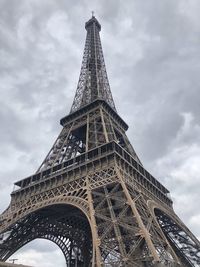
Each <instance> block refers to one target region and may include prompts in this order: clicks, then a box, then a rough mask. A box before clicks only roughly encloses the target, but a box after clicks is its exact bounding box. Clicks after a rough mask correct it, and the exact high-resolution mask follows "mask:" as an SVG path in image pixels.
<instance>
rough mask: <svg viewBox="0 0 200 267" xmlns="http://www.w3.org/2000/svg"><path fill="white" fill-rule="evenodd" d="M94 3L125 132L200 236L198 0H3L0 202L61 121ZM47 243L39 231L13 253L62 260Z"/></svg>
mask: <svg viewBox="0 0 200 267" xmlns="http://www.w3.org/2000/svg"><path fill="white" fill-rule="evenodd" d="M74 3H76V4H74ZM92 10H94V11H95V15H96V17H97V19H98V20H99V22H100V23H101V25H102V31H101V40H102V46H103V50H104V57H105V62H106V67H107V72H108V77H109V81H110V86H111V90H112V93H113V97H114V100H115V103H116V106H117V110H118V113H119V115H120V116H121V117H122V118H123V119H124V120H125V121H126V122H127V123H128V124H129V130H128V136H129V138H130V140H131V142H132V144H133V146H134V148H135V150H136V152H137V153H138V156H139V157H140V159H141V161H142V162H143V165H144V166H145V168H147V169H148V170H149V171H150V172H151V173H152V174H153V175H154V176H155V177H156V178H157V179H158V180H159V181H161V182H162V183H163V184H164V185H165V186H166V187H167V188H169V190H170V191H171V195H172V198H173V201H174V208H175V211H176V213H177V214H178V215H179V216H180V217H181V218H182V220H183V221H184V222H185V224H186V225H187V226H188V227H189V228H190V229H191V230H192V231H193V233H195V235H196V236H197V237H198V238H200V208H199V205H200V104H199V103H200V95H199V92H200V89H199V88H200V16H199V14H200V1H199V0H190V1H189V0H176V1H174V0H162V1H160V0H148V1H145V0H143V1H142V0H126V1H120V0H105V1H104V0H101V1H99V0H92V1H83V0H81V1H78V0H76V1H70V0H42V1H41V0H20V1H19V0H0V123H1V131H0V152H1V153H0V166H1V168H0V210H1V211H3V210H4V209H5V208H6V207H7V206H8V204H9V201H10V193H11V191H12V190H13V183H14V182H15V181H17V180H18V179H21V178H24V177H26V176H28V175H31V174H32V173H34V172H35V171H36V169H37V167H38V166H39V165H40V163H41V161H42V160H43V159H44V157H45V156H46V154H47V152H48V150H49V149H50V147H51V145H52V144H53V142H54V140H55V138H56V137H57V135H58V134H59V132H60V130H61V127H60V126H59V119H60V118H61V117H63V116H65V115H67V114H68V112H69V110H70V107H71V104H72V101H73V97H74V94H75V90H76V86H77V82H78V78H79V73H80V67H81V61H82V54H83V48H84V42H85V36H86V31H85V29H84V23H85V22H86V21H87V20H88V19H89V18H90V17H91V11H92ZM49 244H50V242H49V241H37V240H36V241H34V242H32V243H30V244H29V245H27V246H26V247H25V248H24V249H22V250H21V251H19V252H18V254H17V255H15V256H14V257H17V258H18V259H19V261H18V262H19V263H26V264H29V265H35V266H37V267H53V266H63V267H64V266H65V264H64V257H63V256H62V253H61V251H60V250H59V249H57V247H56V246H55V245H54V244H53V245H51V244H50V245H49Z"/></svg>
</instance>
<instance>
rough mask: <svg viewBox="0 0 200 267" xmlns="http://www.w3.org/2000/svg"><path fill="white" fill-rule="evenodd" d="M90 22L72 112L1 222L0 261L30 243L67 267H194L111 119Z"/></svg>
mask: <svg viewBox="0 0 200 267" xmlns="http://www.w3.org/2000/svg"><path fill="white" fill-rule="evenodd" d="M100 29H101V26H100V24H99V23H98V21H97V20H96V19H95V18H94V17H92V19H91V20H89V22H87V23H86V30H87V38H86V46H85V51H84V57H83V63H82V68H81V75H80V79H79V84H78V88H77V91H76V95H75V99H74V102H73V105H72V109H71V113H70V114H69V115H68V116H66V117H64V118H62V119H61V121H60V122H61V125H62V126H63V129H62V131H61V133H60V134H59V136H58V138H57V140H56V141H55V143H54V145H53V147H52V148H51V150H50V152H49V153H48V155H47V157H46V158H45V159H44V161H43V162H42V164H41V166H40V167H39V169H38V170H37V172H36V173H35V174H33V175H31V176H29V177H27V178H25V179H22V180H20V181H17V182H16V183H15V190H14V191H13V192H12V194H11V203H10V205H9V207H8V208H7V209H6V210H5V212H3V213H2V214H1V215H0V259H1V260H3V261H5V260H6V259H8V258H9V257H10V256H11V255H12V254H13V253H15V252H16V251H17V250H18V249H20V248H21V247H22V246H24V245H26V244H27V243H29V242H31V241H32V240H34V239H36V238H44V239H48V240H51V241H52V242H54V243H55V244H57V245H58V246H59V247H60V249H61V250H62V252H63V254H64V256H65V259H66V266H68V267H104V266H105V267H198V266H200V243H199V241H198V240H197V239H196V238H195V237H194V235H193V234H192V233H191V232H190V231H189V229H188V228H187V227H186V226H185V225H184V224H183V223H182V222H181V220H180V219H179V218H178V217H177V216H176V214H175V213H174V210H173V207H172V204H173V203H172V200H171V199H170V197H169V191H168V190H167V188H166V187H165V186H163V185H162V184H161V183H160V182H159V181H158V180H157V179H156V178H154V177H153V176H152V175H151V174H150V173H149V172H148V171H147V170H146V169H145V168H144V167H143V165H142V164H141V162H140V160H139V158H138V156H137V154H136V153H135V151H134V148H133V147H132V145H131V144H130V142H129V140H128V138H127V136H126V131H127V129H128V125H127V124H126V123H125V122H124V121H123V120H122V119H121V117H120V116H119V115H118V114H117V113H116V111H115V106H114V102H113V99H112V95H111V93H110V88H109V83H108V79H107V74H106V69H105V64H104V60H103V53H102V48H101V43H100V38H99V31H100Z"/></svg>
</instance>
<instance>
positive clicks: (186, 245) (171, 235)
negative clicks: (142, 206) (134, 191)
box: [149, 201, 200, 267]
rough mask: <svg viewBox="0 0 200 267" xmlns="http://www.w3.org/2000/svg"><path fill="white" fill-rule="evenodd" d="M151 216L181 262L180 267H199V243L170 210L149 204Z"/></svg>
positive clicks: (153, 203) (152, 203)
mask: <svg viewBox="0 0 200 267" xmlns="http://www.w3.org/2000/svg"><path fill="white" fill-rule="evenodd" d="M149 207H151V211H152V212H153V216H154V217H155V218H156V220H157V223H158V224H159V226H160V228H161V229H162V232H163V233H164V235H165V237H166V238H167V240H168V242H169V244H170V245H171V247H172V248H173V250H174V252H175V253H176V255H177V257H178V258H179V260H180V261H181V266H186V267H198V266H200V242H199V241H198V240H197V239H196V238H195V237H194V235H193V234H192V233H191V232H190V230H189V229H188V228H187V227H186V226H185V225H184V224H183V223H182V222H181V220H180V219H179V218H178V216H177V215H176V214H175V213H174V211H173V210H172V209H167V208H166V209H165V208H163V207H160V206H159V205H157V204H156V203H155V202H152V201H151V203H149Z"/></svg>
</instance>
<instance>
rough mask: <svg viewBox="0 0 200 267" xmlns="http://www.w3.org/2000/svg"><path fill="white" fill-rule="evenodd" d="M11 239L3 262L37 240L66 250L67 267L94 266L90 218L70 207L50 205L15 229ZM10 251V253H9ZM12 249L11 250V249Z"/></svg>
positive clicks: (33, 214)
mask: <svg viewBox="0 0 200 267" xmlns="http://www.w3.org/2000/svg"><path fill="white" fill-rule="evenodd" d="M9 230H10V235H9V237H8V238H7V239H6V240H5V241H4V243H3V245H4V247H5V249H0V257H1V259H3V260H6V259H7V258H9V257H10V256H11V255H12V254H13V253H14V252H16V251H17V250H18V249H20V248H21V247H23V246H24V245H25V244H27V243H29V242H30V241H32V240H34V239H36V238H45V239H48V240H51V241H53V242H54V243H56V244H57V245H58V246H59V247H60V249H61V250H62V252H63V254H64V256H65V259H66V263H67V266H68V267H70V266H75V265H74V264H77V266H83V267H88V266H90V262H91V258H92V234H91V227H90V222H89V220H88V218H87V216H86V215H85V214H84V213H83V212H82V211H81V210H80V209H79V208H77V207H75V206H72V205H69V204H54V205H47V206H45V207H43V208H41V209H38V210H36V211H34V212H32V213H30V214H28V215H27V216H25V217H23V218H22V219H21V220H19V221H18V222H16V223H15V224H14V225H12V228H10V229H9ZM6 247H7V249H6ZM8 248H9V249H8Z"/></svg>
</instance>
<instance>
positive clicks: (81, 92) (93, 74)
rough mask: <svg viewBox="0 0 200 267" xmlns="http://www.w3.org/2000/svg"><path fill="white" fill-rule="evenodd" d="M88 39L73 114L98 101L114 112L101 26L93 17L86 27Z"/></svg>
mask: <svg viewBox="0 0 200 267" xmlns="http://www.w3.org/2000/svg"><path fill="white" fill-rule="evenodd" d="M85 28H86V30H87V37H86V43H85V49H84V54H83V61H82V66H81V73H80V78H79V82H78V87H77V90H76V95H75V98H74V102H73V104H72V108H71V113H72V112H74V111H76V110H78V109H79V108H81V107H83V106H85V105H87V104H89V103H91V102H92V101H94V100H96V99H103V100H105V101H106V102H107V103H108V104H109V105H110V106H111V107H112V108H113V109H114V110H116V109H115V104H114V101H113V97H112V94H111V90H110V85H109V82H108V77H107V72H106V67H105V62H104V57H103V50H102V47H101V40H100V36H99V31H100V30H101V25H100V24H99V22H98V21H97V20H96V18H95V17H94V16H93V17H92V18H91V19H90V20H89V21H88V22H87V23H86V25H85Z"/></svg>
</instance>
